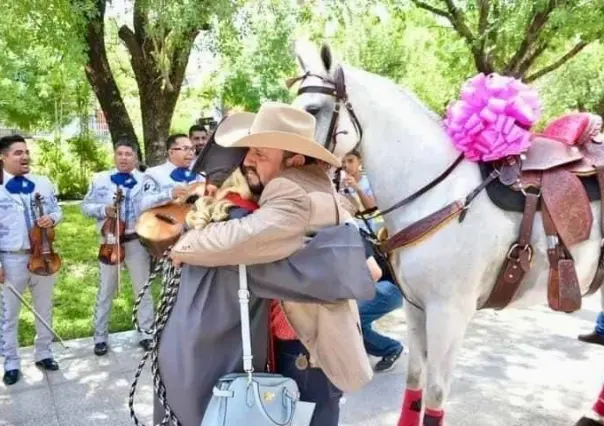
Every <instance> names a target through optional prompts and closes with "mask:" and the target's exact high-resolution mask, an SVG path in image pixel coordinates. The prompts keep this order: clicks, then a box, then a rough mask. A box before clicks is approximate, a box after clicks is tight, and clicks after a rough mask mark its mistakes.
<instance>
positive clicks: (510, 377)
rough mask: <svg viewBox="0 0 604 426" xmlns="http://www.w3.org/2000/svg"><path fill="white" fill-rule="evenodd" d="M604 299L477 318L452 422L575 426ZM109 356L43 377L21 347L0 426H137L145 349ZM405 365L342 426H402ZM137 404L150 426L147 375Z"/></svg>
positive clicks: (598, 354)
mask: <svg viewBox="0 0 604 426" xmlns="http://www.w3.org/2000/svg"><path fill="white" fill-rule="evenodd" d="M598 311H599V295H596V296H594V297H592V298H590V299H588V300H586V301H585V302H584V308H583V310H582V311H580V312H578V313H575V314H572V315H564V314H558V313H553V312H551V311H550V310H548V309H546V308H541V307H538V308H533V309H525V310H509V311H505V312H500V313H496V312H493V311H489V312H481V313H479V314H478V315H477V316H476V318H475V319H474V321H473V324H472V326H471V328H470V330H469V331H468V334H467V337H466V340H465V343H464V347H463V350H462V352H461V355H460V357H459V359H458V362H457V367H456V369H455V381H454V384H453V388H452V392H451V396H450V398H449V400H448V402H447V405H446V410H447V425H448V426H462V425H463V426H483V425H484V426H521V425H528V426H571V425H572V424H573V423H574V421H576V419H577V418H578V417H579V416H580V415H581V414H582V412H583V411H584V410H586V409H588V408H589V407H590V405H591V403H592V399H593V398H595V396H596V395H597V393H598V391H599V389H600V386H601V384H602V381H604V374H603V373H604V370H603V369H602V358H603V356H604V348H602V347H598V346H592V345H585V344H582V343H580V342H578V341H577V340H576V335H577V334H578V333H580V332H584V331H589V330H590V329H591V327H592V326H593V321H594V318H595V316H596V314H597V312H598ZM380 326H381V328H382V329H383V330H385V331H386V332H387V333H389V334H391V335H393V336H399V337H401V338H402V337H403V336H404V333H405V325H404V316H403V313H402V312H397V313H396V314H393V315H391V316H390V317H388V318H387V319H385V321H383V322H382V323H381V324H380ZM111 345H112V351H111V352H110V353H109V354H108V355H107V356H105V357H96V356H94V354H93V353H92V344H91V342H90V340H89V339H82V340H76V341H70V342H69V346H70V349H69V350H68V351H65V350H64V349H62V348H61V347H60V346H57V349H56V354H57V359H58V361H59V362H60V365H61V370H60V371H58V372H52V373H43V372H41V371H40V370H38V369H37V368H36V367H35V366H33V362H32V352H31V349H30V348H27V349H24V350H23V351H22V352H23V354H24V359H23V373H24V377H23V379H22V380H21V382H20V383H18V384H17V385H14V386H12V387H10V388H9V389H7V388H6V387H4V385H3V384H1V383H0V426H9V425H10V426H34V425H35V426H80V425H94V426H109V425H111V426H126V425H132V424H133V423H132V421H131V420H130V418H129V411H128V400H127V395H128V390H129V386H130V382H131V380H132V376H133V372H134V370H135V368H136V365H137V364H138V361H139V360H140V357H141V355H142V350H141V349H139V348H138V347H137V346H136V343H135V340H134V339H133V337H132V333H120V334H116V335H113V336H111ZM405 364H406V360H401V362H400V363H399V365H398V366H397V367H396V368H395V369H394V370H392V371H390V372H388V373H384V374H379V375H376V376H375V378H374V380H373V381H372V382H371V383H370V384H369V385H368V386H366V387H365V388H364V389H363V390H362V391H361V392H358V393H356V394H352V395H348V396H347V401H346V403H345V405H344V408H343V414H342V420H341V423H340V424H341V425H342V426H395V425H396V421H397V418H398V412H399V406H400V400H401V395H402V392H403V388H404V382H405V372H404V371H405ZM136 401H137V403H136V408H137V412H138V414H139V417H140V419H141V420H142V421H143V423H145V424H147V425H149V424H150V419H151V413H152V388H151V386H150V377H149V372H148V370H147V371H146V373H145V374H144V375H143V377H142V380H141V386H140V388H139V392H138V394H137V400H136Z"/></svg>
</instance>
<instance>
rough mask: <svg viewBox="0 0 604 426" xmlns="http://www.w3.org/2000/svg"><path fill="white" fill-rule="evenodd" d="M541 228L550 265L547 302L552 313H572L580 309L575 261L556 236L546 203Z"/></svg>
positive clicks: (542, 210)
mask: <svg viewBox="0 0 604 426" xmlns="http://www.w3.org/2000/svg"><path fill="white" fill-rule="evenodd" d="M541 215H542V217H543V228H544V229H545V234H546V236H547V257H548V259H549V263H550V269H549V278H548V283H547V300H548V303H549V306H550V308H552V309H553V310H554V311H561V312H567V313H569V312H574V311H576V310H578V309H580V308H581V289H580V287H579V279H578V277H577V271H576V269H575V261H574V260H573V258H572V255H571V254H570V252H569V251H568V249H567V248H566V246H565V244H564V242H563V241H562V239H561V238H560V237H559V236H558V233H557V231H556V225H555V224H554V221H553V220H552V217H551V215H550V213H549V210H548V208H547V205H546V203H543V205H542V207H541Z"/></svg>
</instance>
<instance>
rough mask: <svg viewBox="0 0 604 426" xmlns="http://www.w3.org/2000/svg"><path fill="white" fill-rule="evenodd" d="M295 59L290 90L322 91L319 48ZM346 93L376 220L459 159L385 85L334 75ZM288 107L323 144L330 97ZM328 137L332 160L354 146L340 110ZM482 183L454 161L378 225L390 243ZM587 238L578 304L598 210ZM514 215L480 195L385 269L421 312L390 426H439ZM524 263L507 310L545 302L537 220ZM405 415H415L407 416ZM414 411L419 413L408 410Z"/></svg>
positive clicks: (411, 314)
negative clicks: (295, 79)
mask: <svg viewBox="0 0 604 426" xmlns="http://www.w3.org/2000/svg"><path fill="white" fill-rule="evenodd" d="M296 56H297V59H298V62H299V65H300V67H301V68H302V71H303V73H310V75H308V76H307V77H306V78H305V79H303V80H302V82H301V84H300V87H301V88H303V87H306V86H323V87H330V86H329V84H328V83H326V81H324V80H323V79H322V78H319V77H317V76H320V77H326V78H329V79H331V80H332V81H333V79H334V75H333V74H334V69H335V64H334V63H333V60H332V55H331V52H330V50H329V48H328V47H327V46H323V48H322V49H321V50H320V51H319V49H317V48H316V46H314V45H312V44H310V43H308V42H301V41H298V42H297V44H296ZM342 69H343V71H344V76H345V82H346V92H347V94H348V98H349V101H350V103H351V106H352V108H353V110H354V112H355V113H356V116H357V117H358V120H359V122H360V125H361V127H362V129H363V137H362V140H361V145H360V147H361V150H362V153H363V161H364V165H365V169H366V171H367V175H368V178H369V181H370V183H371V187H372V189H373V192H374V194H375V197H376V200H377V204H378V206H379V208H381V209H382V210H383V209H385V208H387V207H390V206H392V205H394V204H395V203H396V202H398V201H400V200H402V199H403V198H405V197H406V196H408V195H409V194H411V193H413V192H415V191H417V190H418V189H419V188H421V187H422V186H424V185H425V184H427V183H428V182H430V181H431V180H433V179H434V178H435V177H436V176H438V175H439V174H440V173H441V172H442V171H444V170H445V169H446V168H447V166H448V165H450V164H451V163H452V162H453V161H454V160H455V159H456V158H457V157H458V155H459V152H457V151H456V150H455V148H454V147H453V145H452V143H451V141H450V140H449V138H448V136H447V135H446V134H445V132H444V130H443V128H442V126H441V124H440V122H439V119H438V116H436V114H434V113H433V112H431V111H430V110H429V109H428V108H426V107H425V106H424V105H423V104H422V103H421V102H420V101H419V100H418V99H417V97H415V96H413V95H411V94H410V93H408V92H406V91H405V90H403V89H401V88H400V87H398V86H397V85H395V84H394V83H393V82H392V81H390V80H388V79H386V78H384V77H381V76H378V75H375V74H371V73H368V72H365V71H362V70H359V69H356V68H354V67H351V66H346V65H343V66H342ZM294 105H296V106H299V107H301V108H304V109H306V110H307V111H309V112H311V113H312V114H314V115H315V117H316V118H317V132H316V138H317V140H318V141H323V140H324V139H325V135H326V134H327V128H328V127H329V123H330V120H331V116H332V112H333V107H334V97H333V96H330V95H326V94H322V93H302V94H299V95H298V96H297V98H296V99H295V100H294ZM340 117H341V118H340V121H339V125H338V127H337V129H336V130H337V132H338V133H337V134H338V136H337V144H336V148H335V152H336V153H337V154H338V155H343V154H344V153H346V152H348V151H350V150H351V149H352V148H353V147H354V146H355V145H356V143H357V141H358V136H357V132H356V131H355V127H354V126H353V122H352V120H351V117H350V114H349V113H348V112H347V110H346V109H345V108H342V110H341V114H340ZM481 182H482V177H481V174H480V171H479V167H478V165H477V164H476V163H473V162H470V161H467V160H464V161H463V162H462V163H461V164H460V165H459V166H458V167H457V168H456V169H455V171H454V172H453V173H452V174H451V175H450V176H449V177H448V178H447V179H446V180H445V181H444V182H442V183H441V184H439V185H438V186H437V187H435V188H433V189H431V190H430V191H429V192H427V193H426V194H424V195H422V196H421V197H420V198H419V199H417V200H415V201H413V202H412V203H411V204H410V205H408V206H405V207H403V208H400V209H397V210H395V211H393V212H392V213H389V214H387V215H386V216H385V223H386V226H387V228H388V230H389V231H390V235H392V234H393V233H394V232H397V231H399V230H401V229H403V228H404V227H406V226H408V225H410V224H411V223H414V222H416V221H417V220H419V219H421V218H423V217H425V216H426V215H428V214H431V213H433V212H435V211H436V210H438V209H440V208H442V207H444V206H445V205H447V204H449V203H451V202H452V201H454V200H457V199H463V198H464V197H465V196H466V195H467V194H468V193H469V192H470V191H472V190H473V189H474V188H475V187H476V186H478V185H479V184H480V183H481ZM592 210H593V215H594V221H593V226H592V230H591V234H590V238H589V239H588V240H587V241H585V242H583V243H580V244H576V245H574V246H572V247H571V253H572V255H573V257H574V259H575V267H576V271H577V275H578V278H579V281H580V283H581V287H582V294H584V292H585V291H586V290H587V287H588V286H589V284H590V282H591V280H592V278H593V276H594V274H595V271H596V267H597V261H598V256H599V251H600V241H601V237H602V235H601V232H600V227H599V220H598V219H599V217H600V216H599V215H600V213H599V210H600V205H599V202H595V203H592ZM521 217H522V216H521V214H519V213H511V212H505V211H502V210H500V209H499V208H498V207H496V206H495V205H494V204H493V203H492V202H491V200H490V199H489V198H488V196H487V194H486V191H482V192H481V193H480V195H479V196H478V197H477V198H476V199H475V200H474V202H473V203H472V204H471V206H470V208H469V211H468V212H467V216H466V218H465V220H464V221H463V222H462V223H459V222H458V221H457V220H454V221H451V222H450V223H448V224H447V225H445V226H444V227H443V228H441V229H440V230H438V231H437V232H435V233H433V234H432V235H430V236H429V237H428V238H426V239H424V240H423V241H421V242H419V243H417V244H415V245H413V246H410V247H406V248H404V249H399V250H397V251H396V253H395V256H394V259H395V260H394V264H395V269H396V274H397V276H398V278H399V280H400V282H401V283H402V287H403V290H404V292H405V294H406V296H407V297H408V298H409V299H411V300H412V301H413V302H415V303H417V304H418V305H420V306H422V307H423V308H424V310H420V309H417V308H415V307H414V306H412V305H411V304H409V303H405V306H404V309H405V314H406V319H407V323H408V331H409V336H408V345H409V363H408V367H407V390H406V392H405V397H404V403H403V409H402V413H401V418H400V420H399V423H398V425H399V426H418V425H420V424H421V423H422V420H421V419H422V415H421V413H420V412H419V410H421V407H422V406H423V407H424V408H425V413H424V416H423V418H424V422H423V424H424V425H438V426H440V425H442V424H443V423H442V422H443V420H442V417H443V414H444V412H443V404H444V402H445V400H446V398H447V394H448V392H449V388H450V384H451V377H452V370H453V366H454V364H455V359H456V355H457V352H458V349H459V347H460V345H461V343H462V340H463V337H464V334H465V332H466V329H467V326H468V324H469V323H470V321H471V319H472V317H473V315H474V314H475V313H476V311H477V307H478V306H481V304H482V303H483V302H484V301H485V300H486V298H487V297H488V296H489V294H490V292H491V290H492V288H493V287H494V285H495V282H496V278H497V275H498V272H499V268H500V267H501V265H502V262H503V259H504V256H505V254H506V253H507V251H508V249H509V247H510V245H511V244H512V243H513V242H514V241H515V240H516V239H517V238H518V232H519V226H520V220H521ZM531 244H532V245H533V249H534V256H533V261H532V267H531V269H530V272H529V273H528V274H527V275H526V276H525V278H524V280H523V282H522V284H521V286H520V288H519V290H518V292H517V296H515V298H514V299H513V300H512V303H511V304H510V305H509V306H510V307H520V306H529V305H535V304H543V303H546V302H547V282H548V270H549V262H548V259H547V254H546V238H545V233H544V231H543V225H542V219H541V213H540V212H538V213H537V215H536V217H535V222H534V226H533V233H532V241H531ZM414 406H415V407H414ZM418 407H420V408H419V409H418Z"/></svg>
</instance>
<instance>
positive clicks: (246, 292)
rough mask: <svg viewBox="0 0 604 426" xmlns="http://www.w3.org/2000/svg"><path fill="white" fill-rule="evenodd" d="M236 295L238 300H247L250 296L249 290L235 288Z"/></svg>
mask: <svg viewBox="0 0 604 426" xmlns="http://www.w3.org/2000/svg"><path fill="white" fill-rule="evenodd" d="M237 296H239V300H248V299H249V298H250V291H249V290H241V289H240V290H237Z"/></svg>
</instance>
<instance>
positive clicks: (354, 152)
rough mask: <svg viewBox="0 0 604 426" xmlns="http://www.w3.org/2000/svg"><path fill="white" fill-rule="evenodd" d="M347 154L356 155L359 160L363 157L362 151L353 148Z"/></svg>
mask: <svg viewBox="0 0 604 426" xmlns="http://www.w3.org/2000/svg"><path fill="white" fill-rule="evenodd" d="M346 155H354V156H355V157H357V158H358V159H359V160H362V157H361V152H360V151H359V150H357V149H353V150H352V151H350V152H349V153H348V154H346Z"/></svg>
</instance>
